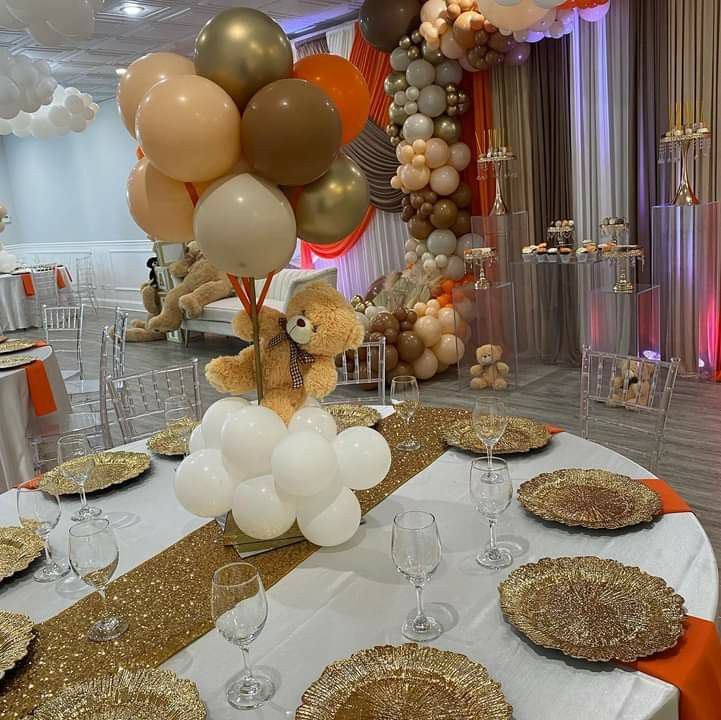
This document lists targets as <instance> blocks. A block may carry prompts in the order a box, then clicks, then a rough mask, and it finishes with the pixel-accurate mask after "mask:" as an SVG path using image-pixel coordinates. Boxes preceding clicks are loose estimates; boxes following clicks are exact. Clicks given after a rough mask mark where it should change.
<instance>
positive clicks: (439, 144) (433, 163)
mask: <svg viewBox="0 0 721 720" xmlns="http://www.w3.org/2000/svg"><path fill="white" fill-rule="evenodd" d="M449 155H450V153H449V148H448V143H447V142H446V141H445V140H441V139H440V138H431V139H430V140H429V141H428V142H427V143H426V161H427V162H428V167H429V168H431V170H435V169H436V168H439V167H443V166H444V165H445V164H446V163H447V162H448V158H449Z"/></svg>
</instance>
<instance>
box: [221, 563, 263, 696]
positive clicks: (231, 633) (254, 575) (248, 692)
mask: <svg viewBox="0 0 721 720" xmlns="http://www.w3.org/2000/svg"><path fill="white" fill-rule="evenodd" d="M210 603H211V610H212V613H213V620H214V621H215V627H216V628H218V632H219V633H220V634H221V635H222V636H223V637H224V638H225V639H226V640H227V641H228V642H229V643H232V644H233V645H237V646H238V647H239V648H240V649H241V650H242V651H243V676H242V677H241V679H240V680H239V681H238V682H236V683H233V684H232V685H231V686H230V687H229V688H228V702H229V703H230V704H231V705H232V706H233V707H234V708H238V709H239V710H249V709H252V708H257V707H260V706H261V705H263V704H264V703H266V702H267V701H268V700H270V699H271V698H272V697H273V695H275V685H273V681H272V680H271V679H270V678H269V677H267V676H266V675H263V674H261V673H254V672H253V671H252V670H251V669H250V663H249V662H248V654H249V648H248V646H249V645H250V643H252V642H253V640H255V639H256V638H257V637H258V635H260V631H261V630H262V629H263V627H264V626H265V621H266V620H267V618H268V601H267V599H266V597H265V588H264V587H263V581H262V580H261V579H260V575H259V574H258V571H257V570H256V568H255V566H254V565H251V564H250V563H245V562H237V563H230V564H229V565H224V566H223V567H221V568H219V569H218V570H216V571H215V573H214V574H213V585H212V592H211V596H210Z"/></svg>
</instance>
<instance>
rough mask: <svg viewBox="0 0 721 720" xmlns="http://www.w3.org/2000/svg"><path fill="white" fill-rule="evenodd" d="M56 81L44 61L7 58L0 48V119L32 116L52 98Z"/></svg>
mask: <svg viewBox="0 0 721 720" xmlns="http://www.w3.org/2000/svg"><path fill="white" fill-rule="evenodd" d="M57 85H58V81H57V80H56V79H55V78H54V77H53V76H52V75H51V74H50V65H48V64H47V63H46V62H45V61H44V60H31V59H30V58H29V57H28V56H27V55H22V54H19V55H11V54H10V53H9V52H8V51H7V50H6V49H5V48H0V118H1V119H4V120H12V119H13V118H14V117H16V116H17V115H18V114H19V113H21V112H26V113H34V112H36V111H37V110H39V109H40V107H41V106H43V105H48V104H49V103H50V102H51V101H52V99H53V92H54V91H55V88H56V87H57Z"/></svg>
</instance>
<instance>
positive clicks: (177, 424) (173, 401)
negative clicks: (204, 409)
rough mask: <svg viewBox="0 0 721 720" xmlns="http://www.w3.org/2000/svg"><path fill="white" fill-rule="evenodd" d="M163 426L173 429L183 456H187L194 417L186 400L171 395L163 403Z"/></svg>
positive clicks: (179, 396)
mask: <svg viewBox="0 0 721 720" xmlns="http://www.w3.org/2000/svg"><path fill="white" fill-rule="evenodd" d="M163 408H164V412H165V424H166V426H167V427H169V428H171V427H172V429H173V434H174V435H175V436H176V437H177V438H178V440H179V441H180V444H181V446H182V447H183V455H187V454H188V442H189V441H190V434H191V433H192V432H193V426H192V424H191V421H192V419H193V417H194V416H195V413H194V412H193V408H192V406H191V404H190V401H189V400H188V398H186V397H185V396H184V395H171V396H170V397H169V398H166V399H165V400H164V401H163Z"/></svg>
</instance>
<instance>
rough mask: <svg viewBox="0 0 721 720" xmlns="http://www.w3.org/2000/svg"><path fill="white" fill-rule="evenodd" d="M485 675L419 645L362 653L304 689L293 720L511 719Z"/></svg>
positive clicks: (467, 663)
mask: <svg viewBox="0 0 721 720" xmlns="http://www.w3.org/2000/svg"><path fill="white" fill-rule="evenodd" d="M512 712H513V708H512V707H511V706H510V705H509V704H508V703H507V702H506V699H505V698H504V697H503V691H502V690H501V686H500V684H499V683H497V682H496V681H495V680H493V679H491V677H490V676H489V674H488V671H487V670H486V669H485V668H484V667H483V666H482V665H479V664H478V663H475V662H473V661H472V660H469V659H468V658H467V657H466V656H465V655H459V654H458V653H452V652H447V651H444V650H437V649H436V648H433V647H428V646H422V645H413V644H407V645H401V646H400V647H392V646H390V645H382V646H379V647H373V648H369V649H368V650H361V651H360V652H357V653H355V654H354V655H351V656H350V657H349V658H347V659H345V660H339V661H337V662H334V663H331V664H330V665H329V666H328V667H327V668H326V669H325V670H324V671H323V674H322V675H321V676H320V677H319V678H318V679H317V680H316V681H315V682H314V683H313V684H312V685H311V686H310V687H309V688H308V689H307V690H306V691H305V693H304V694H303V699H302V704H301V706H300V707H299V708H298V710H297V711H296V714H295V717H296V720H510V718H511V716H512Z"/></svg>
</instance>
